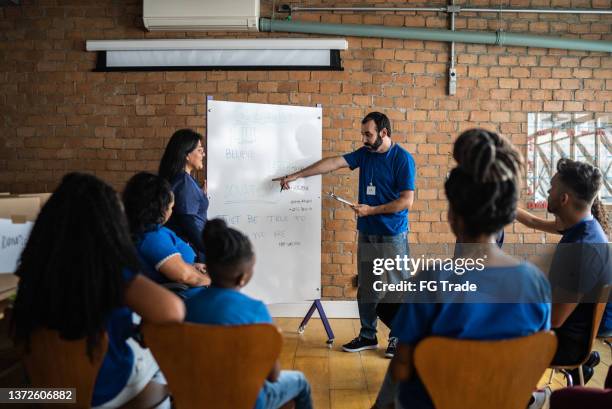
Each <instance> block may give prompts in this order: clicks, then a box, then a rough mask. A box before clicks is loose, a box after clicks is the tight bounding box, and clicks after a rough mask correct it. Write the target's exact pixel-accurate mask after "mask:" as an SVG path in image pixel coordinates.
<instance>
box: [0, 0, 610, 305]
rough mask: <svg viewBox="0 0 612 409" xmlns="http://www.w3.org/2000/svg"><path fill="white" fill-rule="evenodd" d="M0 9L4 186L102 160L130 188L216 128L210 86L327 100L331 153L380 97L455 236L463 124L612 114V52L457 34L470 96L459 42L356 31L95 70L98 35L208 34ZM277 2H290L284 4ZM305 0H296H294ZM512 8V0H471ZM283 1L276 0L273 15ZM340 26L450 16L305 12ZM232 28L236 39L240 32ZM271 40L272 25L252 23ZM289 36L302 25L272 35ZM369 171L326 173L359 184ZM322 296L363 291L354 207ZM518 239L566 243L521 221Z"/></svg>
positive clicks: (548, 2) (276, 99)
mask: <svg viewBox="0 0 612 409" xmlns="http://www.w3.org/2000/svg"><path fill="white" fill-rule="evenodd" d="M22 3H23V5H22V6H19V7H2V8H0V110H1V111H2V122H0V191H11V192H37V191H45V190H52V189H53V188H54V186H55V185H56V184H57V182H58V180H59V179H60V178H61V176H62V175H63V174H64V173H66V172H68V171H73V170H80V171H88V172H92V173H95V174H96V175H98V176H100V177H102V178H103V179H105V180H107V181H108V182H110V183H111V184H113V185H114V186H115V187H116V188H117V189H121V188H122V187H123V184H124V183H125V181H126V180H127V179H128V178H129V177H130V176H131V175H132V174H133V173H134V172H136V171H140V170H151V171H154V170H156V168H157V164H158V160H159V158H160V156H161V152H162V150H163V147H164V146H165V143H166V141H167V140H168V138H169V136H170V135H171V134H172V132H173V131H174V130H176V129H178V128H180V127H192V128H194V129H196V130H198V131H200V132H202V133H205V132H206V129H205V125H206V120H205V98H206V95H213V96H214V97H215V99H219V100H232V101H249V102H261V103H275V104H298V105H315V104H318V103H320V104H323V107H324V130H323V154H324V156H330V155H337V154H340V153H344V152H347V151H350V150H352V149H354V148H356V147H358V146H360V135H359V122H360V119H361V118H362V117H363V115H364V114H365V113H367V112H368V111H370V110H374V109H376V110H380V111H383V112H386V113H387V115H389V117H390V118H391V120H392V123H393V132H394V134H393V139H394V140H395V141H397V142H399V143H401V144H402V145H403V146H404V147H406V148H407V149H408V150H409V151H411V152H412V153H413V154H414V156H415V159H416V162H417V166H418V180H417V184H418V190H417V195H416V202H415V205H414V208H413V212H412V213H411V215H410V222H411V226H412V234H411V241H412V242H434V243H435V242H445V241H446V242H451V241H453V237H452V235H451V234H450V233H449V229H448V226H447V224H446V222H445V218H446V203H445V199H444V192H443V190H442V189H441V187H442V182H443V179H444V177H445V175H446V173H447V171H448V170H449V167H450V166H451V165H452V160H451V158H450V155H449V154H450V150H451V146H452V142H453V140H454V138H455V137H456V136H457V134H458V133H459V132H460V131H461V130H464V129H466V128H469V127H473V126H483V127H486V128H489V129H492V130H496V131H499V132H501V133H502V134H504V135H506V136H507V137H509V138H510V139H511V140H512V141H513V142H514V143H516V144H518V145H521V146H522V148H523V151H524V145H525V143H526V132H527V114H528V113H529V112H560V111H565V112H593V113H608V114H610V113H612V57H611V56H610V54H603V53H588V52H578V51H565V50H549V49H540V48H529V49H527V48H523V47H494V46H485V45H466V44H457V46H456V50H457V54H458V66H457V72H458V78H459V79H458V89H457V95H456V96H453V97H449V96H447V95H446V92H445V88H446V70H447V63H448V53H449V45H448V44H445V43H438V42H423V41H402V40H390V39H378V38H353V37H349V38H348V41H349V50H347V51H346V52H343V53H342V58H343V66H344V69H345V70H344V71H343V72H283V71H281V72H259V71H250V72H240V71H237V72H223V71H220V72H148V73H93V72H91V70H92V68H93V67H94V65H95V57H96V56H95V54H94V53H88V52H85V51H84V49H85V44H84V42H85V40H88V39H127V38H132V39H135V38H162V37H166V38H183V37H189V38H195V37H205V36H206V34H205V33H147V32H145V31H144V29H143V28H142V20H141V13H142V10H141V7H142V2H141V1H140V0H126V1H111V0H96V1H89V0H46V1H43V0H41V1H31V0H26V1H22ZM277 3H279V2H277ZM287 3H291V1H287ZM444 3H445V2H444V1H440V0H433V1H432V2H429V3H420V2H414V1H410V2H407V1H396V2H384V1H369V2H366V3H357V2H350V1H333V2H330V1H328V2H317V1H308V2H303V1H302V2H300V5H321V4H323V5H328V6H332V5H333V6H350V5H355V6H361V5H364V4H368V5H376V6H406V5H411V6H431V5H440V6H441V5H443V4H444ZM457 3H458V4H467V6H472V7H476V6H490V7H499V5H500V2H499V1H492V0H491V1H489V0H471V1H469V2H465V1H458V2H457ZM502 4H503V5H510V6H513V7H540V8H548V7H563V8H568V7H577V8H591V7H593V8H602V9H606V8H610V7H611V6H612V3H611V1H610V0H532V1H529V0H505V1H503V2H502ZM270 13H271V1H263V2H262V14H263V15H264V16H265V15H270ZM294 19H298V20H308V21H321V22H332V23H358V24H361V23H363V24H384V25H388V26H404V25H405V26H410V27H428V28H446V27H447V24H448V22H447V17H446V14H443V13H440V14H436V13H403V14H401V15H399V14H394V13H377V14H374V13H372V14H351V13H337V14H330V13H321V14H297V15H295V16H294ZM456 27H457V29H459V30H463V29H469V30H496V29H497V28H500V27H501V28H503V29H504V30H507V31H510V32H531V33H541V34H542V35H553V36H563V37H580V38H584V39H607V40H608V41H609V40H612V34H611V33H612V18H611V17H610V16H596V15H582V16H580V15H558V14H550V15H546V14H543V15H537V14H535V13H534V14H521V15H516V14H507V15H506V14H504V15H503V17H502V19H499V18H498V16H497V15H496V14H493V13H491V14H469V13H461V14H460V15H459V16H458V17H457V21H456ZM216 36H218V37H227V38H231V37H232V36H234V37H236V35H233V34H227V35H223V34H222V35H219V34H216ZM251 36H259V37H270V36H271V35H270V34H267V33H261V34H251ZM272 36H275V37H285V36H296V35H286V34H282V33H280V34H274V35H272ZM356 181H357V174H356V173H350V172H338V173H336V174H333V175H327V176H325V177H324V178H323V183H324V186H325V187H326V189H328V188H333V189H334V190H336V191H337V192H339V193H342V194H343V195H346V196H348V197H355V196H356V192H355V187H356ZM323 206H324V208H323V226H324V231H323V244H322V255H323V265H322V269H323V277H322V280H323V294H324V295H325V296H327V297H332V298H342V297H351V296H354V294H355V290H354V289H352V288H351V286H350V279H351V276H352V275H353V274H355V273H356V266H355V264H354V259H355V255H354V253H355V222H354V217H353V214H352V211H350V210H346V209H341V208H340V207H338V206H337V205H336V204H335V203H333V202H331V201H324V204H323ZM507 240H508V241H509V242H519V243H540V242H542V241H543V240H549V241H551V240H553V241H554V237H548V238H546V237H545V236H544V235H542V234H539V233H534V232H532V231H530V230H529V229H524V228H521V227H520V226H518V225H512V226H509V227H508V229H507Z"/></svg>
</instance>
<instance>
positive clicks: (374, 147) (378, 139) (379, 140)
mask: <svg viewBox="0 0 612 409" xmlns="http://www.w3.org/2000/svg"><path fill="white" fill-rule="evenodd" d="M382 143H383V140H382V138H381V137H380V135H378V136H377V137H376V141H375V142H374V143H367V142H364V143H363V144H364V145H365V146H366V147H367V148H368V149H369V150H371V151H372V152H374V151H376V150H377V149H378V148H379V147H380V145H382Z"/></svg>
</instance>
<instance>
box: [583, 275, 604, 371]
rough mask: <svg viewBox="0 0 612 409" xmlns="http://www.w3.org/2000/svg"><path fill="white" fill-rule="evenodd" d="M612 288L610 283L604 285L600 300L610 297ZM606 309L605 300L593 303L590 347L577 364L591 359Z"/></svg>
mask: <svg viewBox="0 0 612 409" xmlns="http://www.w3.org/2000/svg"><path fill="white" fill-rule="evenodd" d="M610 288H612V286H611V285H609V284H608V285H605V286H603V287H602V289H601V292H600V293H599V298H598V300H599V301H604V300H607V299H608V297H609V296H610ZM605 310H606V303H605V302H599V303H597V304H593V320H592V321H591V333H590V338H589V343H588V348H587V349H586V350H585V351H584V354H583V355H582V359H581V360H580V362H576V366H578V365H582V364H583V363H585V362H586V361H587V360H588V359H589V356H590V355H591V351H592V350H593V343H594V342H595V339H596V338H597V331H599V325H600V324H601V319H602V318H603V314H604V311H605Z"/></svg>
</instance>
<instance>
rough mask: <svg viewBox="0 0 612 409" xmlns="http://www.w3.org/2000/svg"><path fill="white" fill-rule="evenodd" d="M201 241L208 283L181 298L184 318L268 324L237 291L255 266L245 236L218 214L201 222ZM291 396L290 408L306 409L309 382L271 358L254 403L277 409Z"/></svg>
mask: <svg viewBox="0 0 612 409" xmlns="http://www.w3.org/2000/svg"><path fill="white" fill-rule="evenodd" d="M202 241H203V243H204V246H205V248H206V263H207V266H208V273H209V274H210V277H211V279H212V284H211V286H210V288H205V289H203V290H202V291H200V292H198V293H197V294H196V295H194V296H193V297H191V298H189V299H187V301H186V302H185V304H186V306H187V316H186V318H185V321H190V322H195V323H200V324H209V325H248V324H273V321H272V317H271V316H270V313H269V312H268V309H267V308H266V305H265V304H264V303H263V302H261V301H259V300H255V299H253V298H250V297H248V296H246V295H244V294H242V293H241V292H240V289H242V288H243V287H244V286H246V285H247V284H248V283H249V281H250V280H251V278H252V277H253V268H254V266H255V253H254V252H253V246H252V245H251V241H250V240H249V238H248V237H247V236H245V235H244V234H242V233H241V232H239V231H238V230H236V229H233V228H231V227H228V226H227V224H226V223H225V221H223V220H222V219H213V220H210V221H209V222H208V223H206V227H204V232H203V234H202ZM219 381H221V382H223V381H224V380H223V379H220V380H219ZM291 400H293V401H294V403H295V408H296V409H312V397H311V392H310V384H309V383H308V380H307V379H306V377H305V376H304V374H303V373H302V372H299V371H281V370H280V363H279V361H278V360H277V361H276V363H275V365H274V367H273V368H270V373H269V375H268V378H267V379H266V380H265V381H264V384H263V385H262V388H261V390H260V392H259V395H258V396H257V401H256V402H255V406H254V407H255V409H278V408H280V407H282V406H283V405H285V404H286V403H287V402H289V401H291Z"/></svg>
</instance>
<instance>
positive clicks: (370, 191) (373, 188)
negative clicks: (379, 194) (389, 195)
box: [366, 185, 376, 196]
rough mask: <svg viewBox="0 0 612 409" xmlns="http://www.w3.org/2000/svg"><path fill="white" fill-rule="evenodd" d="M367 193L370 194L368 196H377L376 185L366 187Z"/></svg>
mask: <svg viewBox="0 0 612 409" xmlns="http://www.w3.org/2000/svg"><path fill="white" fill-rule="evenodd" d="M366 195H368V196H375V195H376V186H374V185H370V186H368V188H367V189H366Z"/></svg>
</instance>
